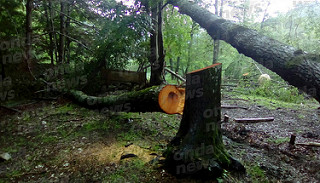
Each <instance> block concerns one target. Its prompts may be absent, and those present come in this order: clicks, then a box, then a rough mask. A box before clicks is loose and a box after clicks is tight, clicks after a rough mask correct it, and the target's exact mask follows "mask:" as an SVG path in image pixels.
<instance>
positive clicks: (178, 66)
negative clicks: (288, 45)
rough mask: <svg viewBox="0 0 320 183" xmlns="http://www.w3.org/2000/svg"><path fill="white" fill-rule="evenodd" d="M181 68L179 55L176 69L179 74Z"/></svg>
mask: <svg viewBox="0 0 320 183" xmlns="http://www.w3.org/2000/svg"><path fill="white" fill-rule="evenodd" d="M179 69H180V57H179V56H178V57H177V65H176V70H175V72H176V73H177V74H179Z"/></svg>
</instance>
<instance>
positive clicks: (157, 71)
mask: <svg viewBox="0 0 320 183" xmlns="http://www.w3.org/2000/svg"><path fill="white" fill-rule="evenodd" d="M160 5H161V4H157V5H154V6H153V7H152V8H151V18H152V26H153V29H152V30H151V31H150V33H151V37H150V50H151V55H150V64H151V77H150V84H151V85H160V84H161V83H162V82H163V66H164V51H163V38H162V13H161V11H162V10H161V8H159V6H160ZM160 34H161V35H160Z"/></svg>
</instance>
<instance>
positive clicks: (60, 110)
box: [56, 104, 75, 113]
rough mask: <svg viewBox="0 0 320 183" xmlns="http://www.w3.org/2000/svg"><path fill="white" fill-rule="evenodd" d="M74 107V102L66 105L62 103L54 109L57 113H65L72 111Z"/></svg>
mask: <svg viewBox="0 0 320 183" xmlns="http://www.w3.org/2000/svg"><path fill="white" fill-rule="evenodd" d="M74 109H75V105H74V104H67V105H63V106H61V107H58V108H57V109H56V111H57V112H58V113H67V112H70V111H73V110H74Z"/></svg>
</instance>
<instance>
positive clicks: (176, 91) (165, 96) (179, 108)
mask: <svg viewBox="0 0 320 183" xmlns="http://www.w3.org/2000/svg"><path fill="white" fill-rule="evenodd" d="M184 99H185V89H184V88H178V87H177V86H175V85H166V86H165V87H163V88H162V90H161V91H160V92H159V97H158V102H159V106H160V108H161V109H162V110H163V111H164V112H166V113H167V114H182V112H183V108H184Z"/></svg>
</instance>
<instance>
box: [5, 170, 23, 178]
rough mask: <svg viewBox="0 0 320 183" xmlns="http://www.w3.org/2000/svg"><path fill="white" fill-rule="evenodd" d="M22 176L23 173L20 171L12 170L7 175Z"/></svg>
mask: <svg viewBox="0 0 320 183" xmlns="http://www.w3.org/2000/svg"><path fill="white" fill-rule="evenodd" d="M21 174H22V172H21V171H20V170H12V171H11V172H9V173H7V177H19V176H21Z"/></svg>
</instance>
